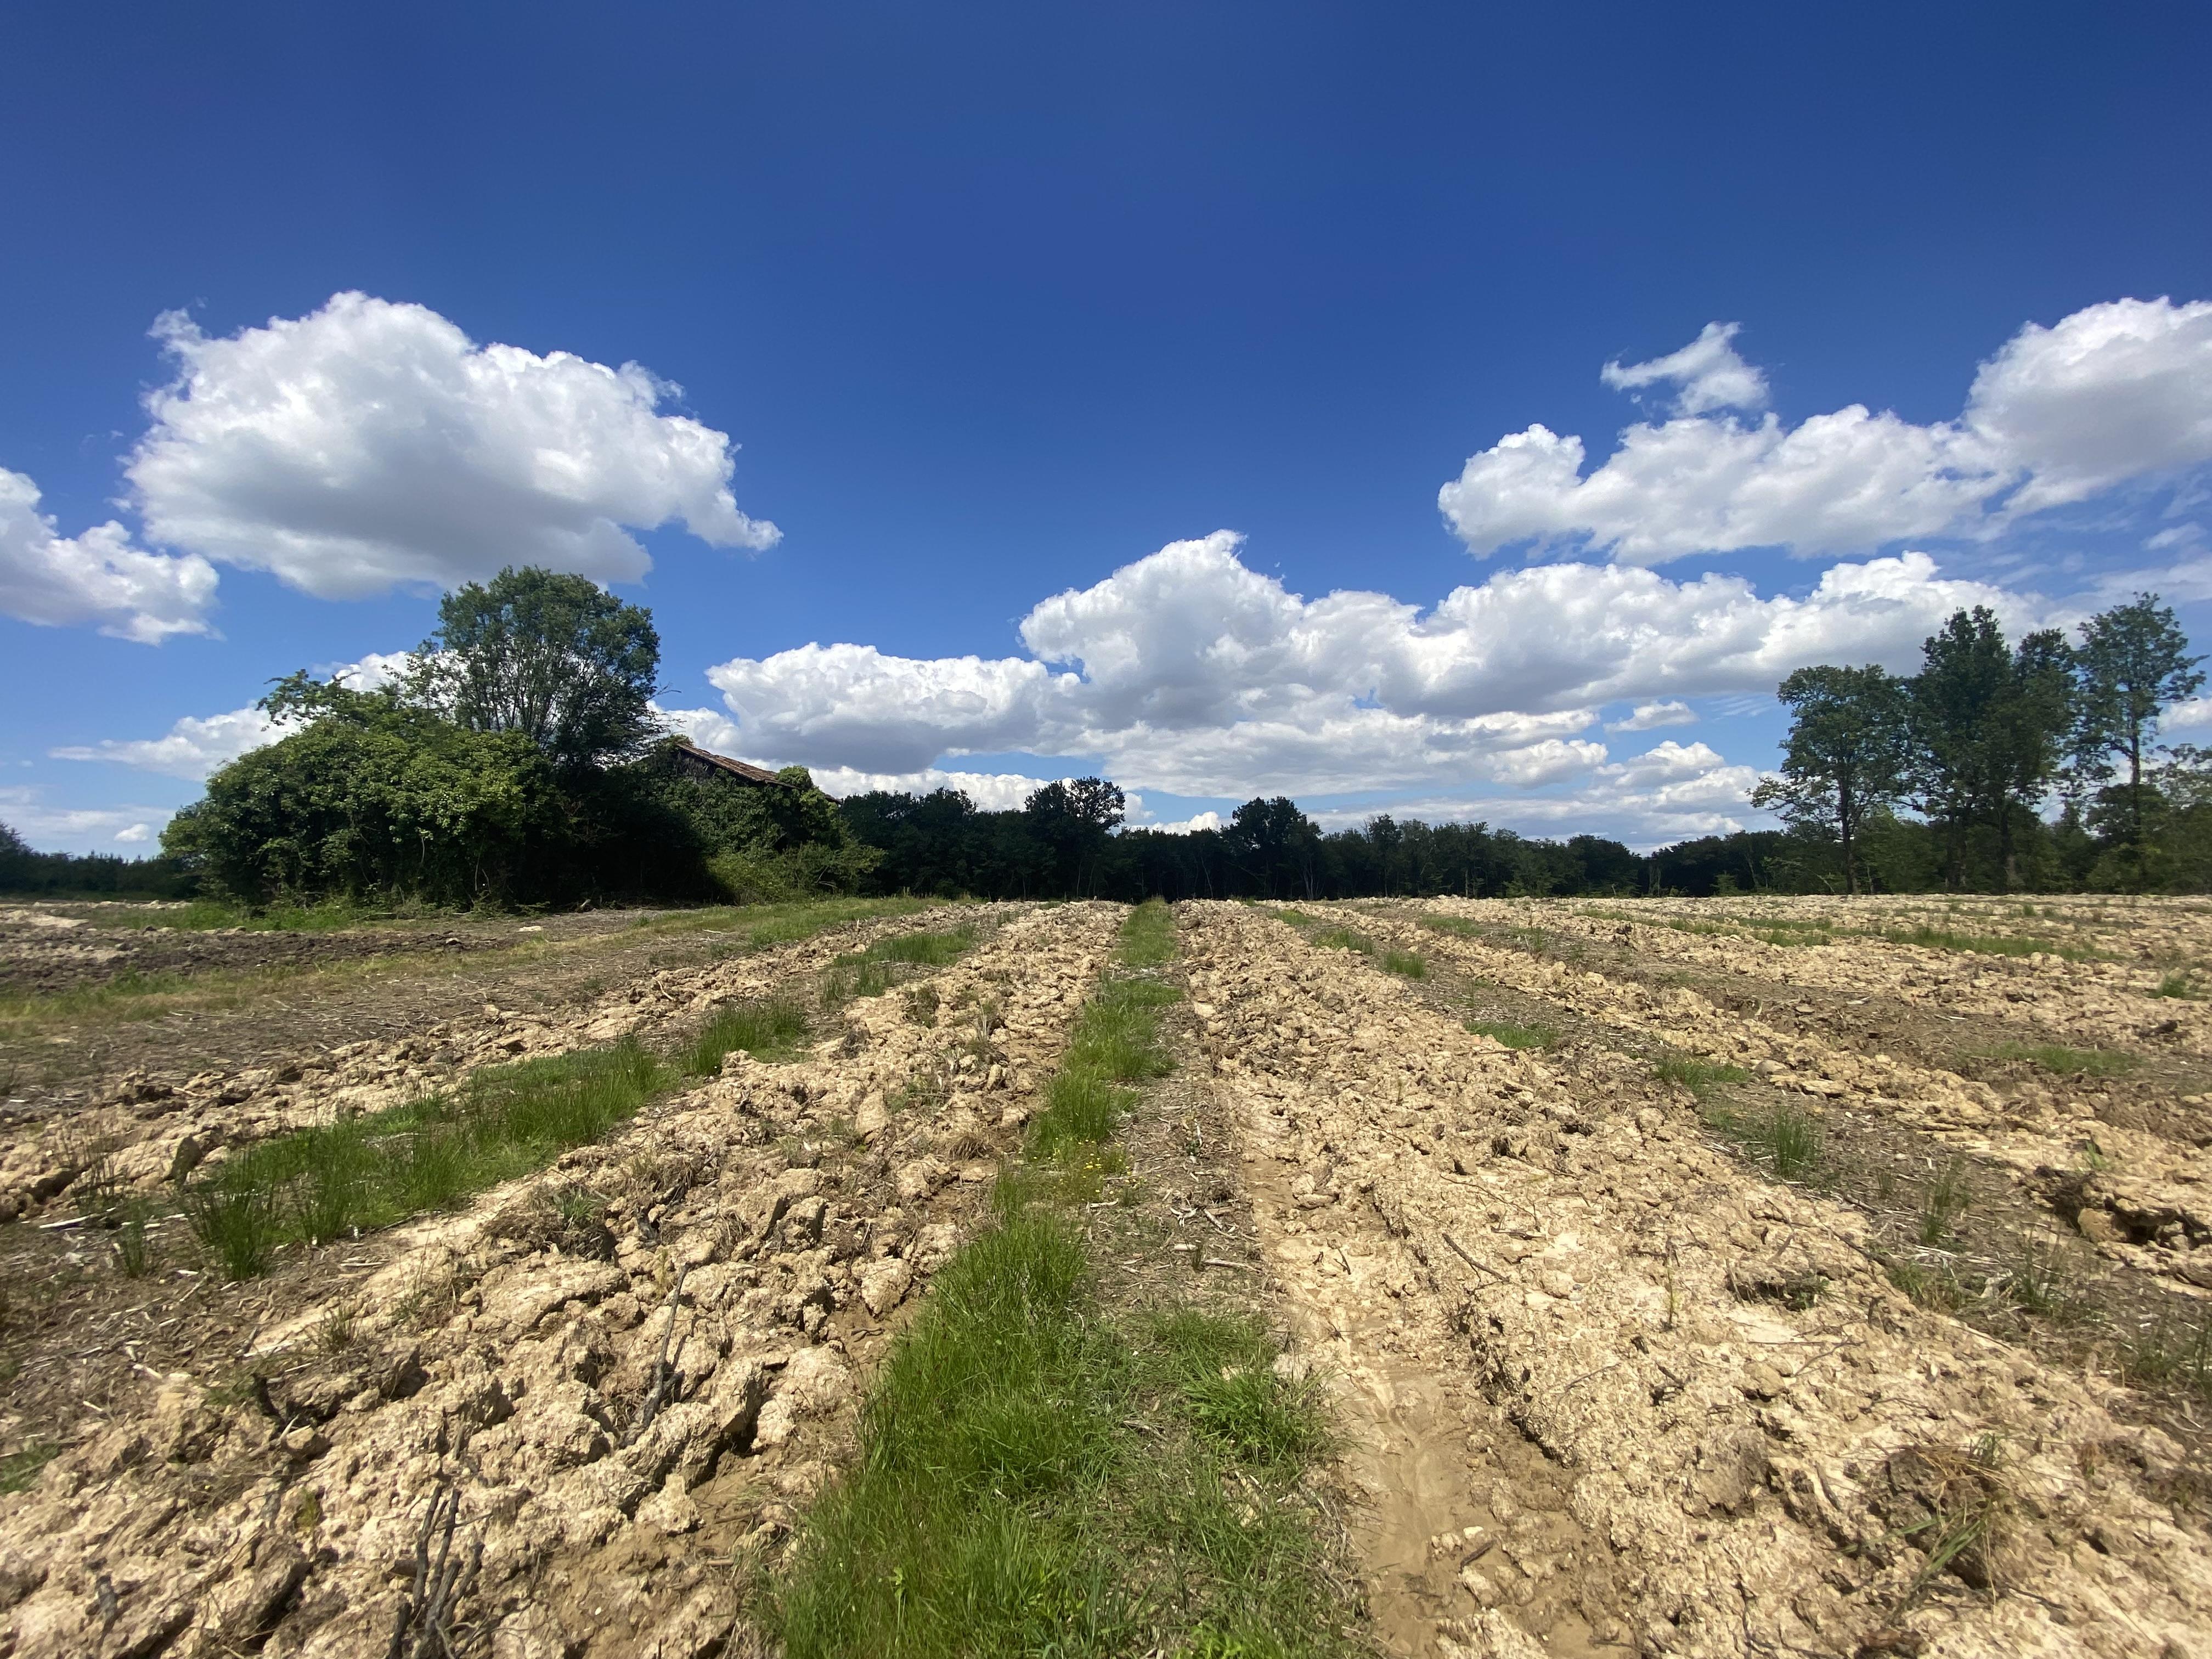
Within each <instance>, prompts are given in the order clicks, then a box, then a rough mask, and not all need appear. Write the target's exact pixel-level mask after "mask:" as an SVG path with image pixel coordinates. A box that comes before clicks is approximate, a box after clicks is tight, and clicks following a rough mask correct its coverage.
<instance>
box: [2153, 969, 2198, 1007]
mask: <svg viewBox="0 0 2212 1659" xmlns="http://www.w3.org/2000/svg"><path fill="white" fill-rule="evenodd" d="M2151 994H2152V995H2153V996H2154V997H2177V998H2179V999H2180V1000H2182V1001H2184V1002H2200V1001H2202V1000H2203V997H2202V996H2201V995H2200V994H2199V993H2198V992H2197V988H2196V987H2195V986H2194V985H2193V984H2192V983H2191V980H2190V977H2189V975H2187V974H2185V973H2173V974H2168V975H2166V977H2165V978H2164V979H2162V980H2160V981H2159V982H2158V985H2157V987H2156V988H2154V990H2153V991H2152V992H2151Z"/></svg>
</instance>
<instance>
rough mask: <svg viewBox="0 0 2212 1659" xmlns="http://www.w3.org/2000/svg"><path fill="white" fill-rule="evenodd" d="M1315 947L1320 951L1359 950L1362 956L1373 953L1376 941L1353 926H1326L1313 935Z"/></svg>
mask: <svg viewBox="0 0 2212 1659" xmlns="http://www.w3.org/2000/svg"><path fill="white" fill-rule="evenodd" d="M1313 942H1314V948H1315V949H1316V950H1320V951H1358V952H1359V954H1360V955H1362V956H1366V955H1369V954H1370V953H1371V952H1372V951H1374V949H1375V941H1374V940H1373V939H1370V938H1368V937H1367V935H1366V934H1364V933H1361V932H1359V931H1358V929H1357V928H1352V927H1324V928H1322V930H1321V931H1320V932H1319V933H1316V934H1315V935H1314V936H1313Z"/></svg>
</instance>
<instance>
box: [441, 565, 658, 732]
mask: <svg viewBox="0 0 2212 1659" xmlns="http://www.w3.org/2000/svg"><path fill="white" fill-rule="evenodd" d="M659 669H660V636H659V634H658V633H656V632H655V631H654V629H653V613H652V612H650V611H647V610H645V609H644V608H643V607H642V606H640V605H625V604H623V602H622V601H621V600H620V599H616V598H615V597H614V596H613V595H612V594H611V593H604V592H600V591H599V588H597V587H596V586H593V585H592V583H591V582H589V581H588V580H586V579H585V578H583V577H581V576H569V575H559V574H555V573H554V572H552V571H550V570H540V569H538V568H534V567H533V568H525V569H520V570H517V569H514V568H507V569H505V570H502V571H501V572H500V573H499V574H498V575H496V576H495V577H493V578H492V579H491V580H490V581H489V582H488V583H477V582H471V583H470V584H469V585H468V586H465V587H460V588H456V589H455V590H454V591H453V592H451V593H448V594H447V595H446V597H445V599H443V600H442V601H441V603H440V605H439V606H438V631H437V633H435V634H434V635H431V637H430V638H429V639H428V640H425V641H423V642H422V650H421V652H420V653H419V654H418V655H417V657H416V667H415V670H414V671H413V672H412V673H411V674H410V676H409V678H408V680H407V682H406V687H405V693H404V695H405V696H406V698H407V700H408V701H410V702H416V703H418V704H420V705H421V706H422V707H424V708H430V709H433V710H435V711H436V712H437V713H438V714H442V715H444V716H445V717H446V718H447V719H448V720H452V721H453V722H454V723H455V724H457V725H459V726H466V727H468V728H469V729H470V730H471V731H475V732H520V733H521V734H522V735H523V736H524V737H526V738H529V739H530V741H531V742H532V743H534V744H537V745H538V748H539V749H541V750H544V752H545V754H546V755H547V756H548V757H550V759H551V760H552V761H553V763H554V764H555V765H556V766H558V767H561V768H562V769H566V770H574V769H579V768H582V767H587V766H592V765H598V764H602V763H605V762H607V761H609V760H613V759H618V758H622V757H627V756H630V755H635V753H637V752H638V750H641V748H643V747H644V745H645V744H647V743H648V742H649V741H650V740H651V739H652V738H653V737H655V736H656V735H658V733H659V730H660V725H659V720H657V719H656V718H655V717H654V715H653V709H652V707H651V699H652V697H653V692H654V691H655V690H656V689H657V687H656V685H655V684H654V682H655V679H656V678H657V676H658V675H659Z"/></svg>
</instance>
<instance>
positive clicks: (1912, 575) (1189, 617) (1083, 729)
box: [708, 531, 2051, 797]
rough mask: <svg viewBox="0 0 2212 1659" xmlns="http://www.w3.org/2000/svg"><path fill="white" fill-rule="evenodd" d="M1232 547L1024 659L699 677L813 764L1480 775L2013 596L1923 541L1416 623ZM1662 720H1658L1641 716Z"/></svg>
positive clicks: (743, 748) (1554, 593) (1055, 634)
mask: <svg viewBox="0 0 2212 1659" xmlns="http://www.w3.org/2000/svg"><path fill="white" fill-rule="evenodd" d="M1238 546H1239V538H1237V536H1235V535H1234V534H1232V533H1231V532H1225V531H1224V532H1216V533H1215V534H1213V535H1212V536H1208V537H1206V538H1202V539H1200V540H1195V541H1186V542H1176V543H1172V544H1170V545H1168V546H1167V547H1164V548H1163V549H1161V550H1160V551H1158V553H1155V554H1152V556H1149V557H1147V558H1144V559H1140V560H1139V561H1137V562H1135V563H1133V564H1131V565H1128V566H1126V567H1124V568H1121V569H1120V570H1117V571H1115V573H1114V574H1112V575H1110V576H1109V577H1108V578H1106V580H1103V581H1101V582H1098V583H1097V584H1095V585H1094V586H1091V587H1088V588H1085V589H1082V590H1079V591H1070V592H1064V593H1060V594H1057V595H1055V596H1054V597H1052V598H1050V599H1046V600H1044V601H1043V602H1042V603H1041V604H1039V605H1037V606H1036V609H1034V610H1033V611H1030V614H1029V616H1028V617H1026V618H1024V621H1023V623H1022V624H1021V629H1020V632H1021V637H1022V640H1023V642H1024V644H1025V645H1026V646H1027V647H1029V649H1030V655H1028V656H1025V657H1006V658H998V659H987V658H979V657H973V656H968V657H956V658H940V659H915V658H902V657H893V656H889V655H886V654H884V653H882V652H879V651H878V650H876V649H875V648H874V647H869V646H860V645H831V646H826V647H825V646H822V645H818V644H811V645H806V646H802V647H798V648H796V649H793V650H790V651H784V652H779V653H776V654H775V655H773V656H770V657H767V658H761V659H754V658H737V659H732V660H731V661H729V662H726V663H722V664H720V665H717V666H715V667H714V668H712V669H710V670H708V678H709V679H710V680H711V681H712V682H713V684H714V685H715V686H716V687H717V688H718V689H720V690H721V692H722V693H723V696H724V702H725V705H726V708H727V710H728V716H727V723H726V733H725V735H724V736H723V738H721V744H720V746H723V747H725V748H726V749H727V750H729V751H731V752H743V753H752V754H757V755H761V756H765V757H773V758H774V759H775V760H779V761H787V762H799V763H805V764H807V765H811V766H815V767H817V768H826V767H848V768H852V769H855V770H857V771H860V772H866V773H890V774H900V775H904V774H910V773H915V772H917V771H920V770H921V769H924V768H927V767H931V766H934V765H937V764H939V763H941V762H942V761H943V760H945V757H951V756H958V755H962V754H987V755H999V754H1033V755H1042V756H1067V757H1097V765H1098V766H1099V769H1101V770H1103V771H1104V772H1106V773H1108V774H1109V775H1112V776H1113V777H1115V778H1116V779H1117V780H1119V781H1121V782H1122V783H1123V784H1124V785H1125V786H1128V787H1140V788H1149V789H1157V790H1162V791H1165V792H1168V793H1176V794H1183V795H1196V796H1200V797H1206V796H1237V795H1243V794H1247V793H1254V792H1265V793H1275V792H1277V791H1291V792H1304V793H1335V792H1341V791H1350V790H1356V789H1365V788H1384V787H1407V786H1419V785H1423V784H1435V783H1439V782H1447V781H1449V782H1458V783H1466V782H1472V781H1481V780H1504V781H1513V782H1516V783H1519V784H1522V785H1524V786H1527V785H1534V784H1535V783H1538V782H1542V781H1549V780H1554V779H1557V778H1559V777H1561V776H1565V775H1571V773H1573V772H1575V771H1578V770H1586V769H1589V767H1591V766H1594V765H1596V764H1598V763H1601V762H1603V761H1604V759H1605V758H1606V756H1605V751H1604V749H1603V747H1602V745H1601V744H1595V743H1593V742H1589V741H1588V740H1587V739H1584V738H1581V737H1580V736H1579V734H1581V733H1583V732H1586V731H1588V730H1589V728H1590V727H1591V726H1594V725H1595V724H1596V720H1597V717H1596V714H1595V709H1597V708H1600V707H1601V706H1602V705H1604V704H1607V703H1615V702H1631V703H1634V702H1637V701H1638V700H1639V699H1643V700H1647V701H1646V703H1645V707H1646V708H1648V709H1649V711H1650V713H1649V716H1648V718H1647V720H1645V721H1644V725H1650V726H1656V725H1662V724H1669V723H1673V721H1674V720H1678V719H1680V714H1674V713H1673V711H1674V710H1675V709H1678V708H1681V703H1680V699H1681V698H1683V697H1686V696H1710V695H1713V694H1715V693H1726V692H1752V691H1758V692H1765V691H1767V690H1770V689H1771V687H1772V686H1773V685H1774V684H1776V683H1777V682H1778V681H1779V680H1780V679H1781V678H1783V676H1784V675H1785V674H1787V673H1789V672H1790V670H1792V669H1794V668H1797V667H1802V666H1803V665H1806V664H1808V663H1814V662H1854V663H1857V662H1881V663H1884V664H1886V665H1889V666H1891V667H1893V668H1900V669H1902V668H1907V667H1910V666H1911V665H1912V664H1913V663H1914V662H1915V661H1916V660H1917V656H1918V653H1919V648H1920V644H1921V641H1923V639H1925V638H1926V637H1927V635H1929V634H1931V633H1933V632H1934V631H1935V630H1936V628H1937V627H1938V626H1939V625H1940V624H1941V623H1942V619H1943V618H1944V617H1946V616H1947V615H1948V614H1949V613H1950V612H1951V611H1954V610H1956V609H1958V608H1959V607H1960V606H1962V605H1990V606H1991V607H1992V608H1994V609H1996V611H1998V613H1999V614H2000V615H2001V616H2002V617H2004V619H2005V620H2006V622H2007V623H2008V625H2009V626H2011V627H2013V628H2015V629H2018V628H2021V627H2023V626H2031V625H2039V624H2041V623H2044V622H2045V621H2047V620H2049V619H2050V617H2051V612H2050V611H2049V609H2048V607H2046V606H2045V605H2043V603H2042V602H2041V601H2040V600H2038V599H2035V598H2034V597H2033V595H2022V594H2018V593H2014V592H2008V591H2007V590H2005V589H2002V588H1999V587H1996V586H1992V585H1990V584H1988V583H1983V582H1974V581H1961V580H1948V579H1945V578H1943V577H1942V576H1941V575H1940V574H1938V572H1937V569H1936V563H1935V562H1934V561H1933V560H1932V559H1930V558H1929V556H1927V555H1925V554H1922V553H1907V554H1904V555H1901V556H1895V557H1888V558H1878V559H1869V560H1867V561H1864V562H1857V563H1843V564H1838V565H1835V566H1832V568H1829V569H1828V570H1827V571H1826V572H1824V573H1823V574H1822V575H1821V577H1820V580H1819V581H1818V582H1817V583H1816V584H1815V585H1814V588H1813V590H1812V591H1811V592H1809V593H1808V594H1806V595H1804V596H1802V598H1801V597H1793V596H1790V595H1786V594H1785V595H1777V596H1774V597H1772V598H1764V597H1761V596H1760V595H1759V593H1758V592H1756V590H1755V589H1753V586H1752V585H1751V584H1750V583H1749V582H1748V581H1747V580H1744V579H1743V578H1741V577H1737V576H1727V575H1719V574H1709V575H1706V576H1703V577H1700V578H1699V579H1698V580H1694V581H1688V582H1678V581H1673V580H1668V579H1667V578H1666V577H1663V576H1661V575H1659V574H1656V572H1653V571H1650V570H1648V569H1643V568H1636V567H1632V566H1609V567H1608V566H1592V565H1584V564H1553V565H1542V566H1536V567H1533V568H1526V569H1519V570H1510V571H1501V572H1498V573H1497V574H1494V575H1492V577H1491V578H1490V579H1489V580H1486V582H1484V583H1483V584H1482V585H1480V586H1474V587H1461V588H1458V589H1455V590H1454V591H1453V592H1451V593H1450V594H1449V595H1447V596H1446V597H1445V599H1443V602H1442V603H1440V604H1439V605H1437V606H1436V607H1435V608H1434V609H1433V610H1432V611H1429V612H1427V613H1426V614H1423V613H1422V612H1421V611H1420V610H1419V608H1418V607H1417V606H1414V605H1407V604H1405V603H1403V602H1401V601H1400V600H1398V599H1393V598H1391V597H1390V596H1389V595H1388V594H1383V593H1376V592H1336V593H1331V594H1328V595H1327V596H1325V597H1323V598H1321V599H1304V598H1302V597H1300V596H1299V595H1297V594H1295V593H1292V592H1289V591H1288V590H1287V589H1286V588H1285V587H1284V586H1283V585H1282V583H1281V582H1279V581H1278V580H1275V579H1274V578H1273V577H1270V576H1267V575H1263V574H1260V573H1258V572H1255V571H1253V570H1251V569H1249V568H1247V567H1246V566H1245V565H1244V564H1243V562H1242V561H1241V560H1240V558H1239V557H1238ZM1662 716H1670V717H1671V718H1662ZM1644 725H1639V724H1638V723H1637V721H1636V720H1634V719H1633V718H1632V720H1631V721H1629V722H1627V723H1626V729H1631V730H1640V729H1644Z"/></svg>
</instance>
